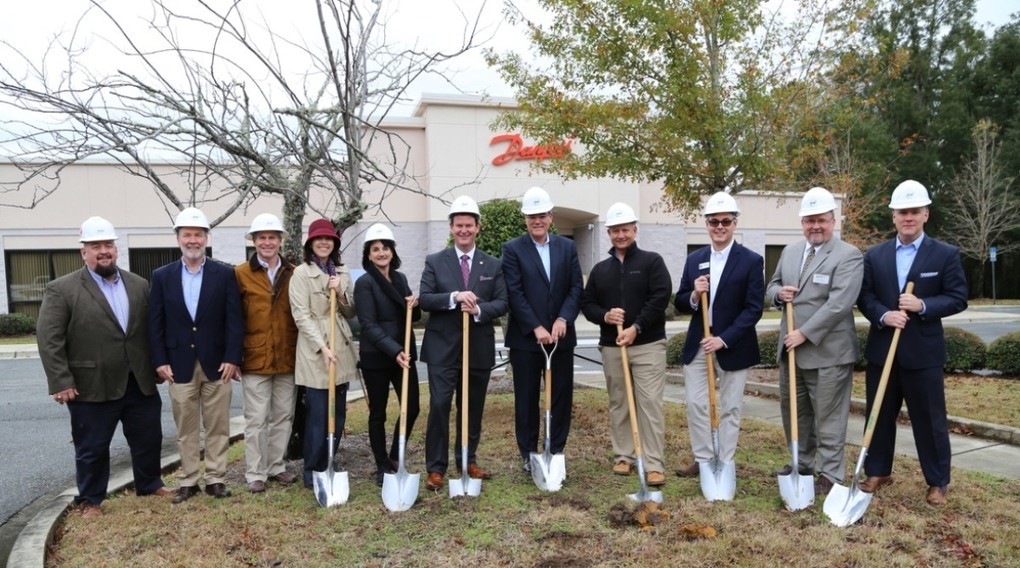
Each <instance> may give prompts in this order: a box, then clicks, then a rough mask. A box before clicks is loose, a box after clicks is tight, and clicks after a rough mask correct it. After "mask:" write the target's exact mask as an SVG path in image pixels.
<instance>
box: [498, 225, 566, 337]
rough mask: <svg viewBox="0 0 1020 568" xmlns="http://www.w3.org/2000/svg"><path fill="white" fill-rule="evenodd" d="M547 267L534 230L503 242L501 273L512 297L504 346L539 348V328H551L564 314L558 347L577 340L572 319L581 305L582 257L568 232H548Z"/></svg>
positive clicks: (510, 298) (547, 329)
mask: <svg viewBox="0 0 1020 568" xmlns="http://www.w3.org/2000/svg"><path fill="white" fill-rule="evenodd" d="M549 239H550V240H549V273H550V274H551V276H552V278H551V279H550V277H549V276H546V274H545V268H543V267H542V258H541V257H539V256H538V251H537V250H535V242H534V241H532V240H531V235H528V234H527V233H525V234H524V235H521V236H520V237H517V238H516V239H513V240H511V241H507V242H505V243H503V256H502V258H501V259H500V263H501V264H502V266H503V276H504V277H505V279H506V289H507V294H508V295H509V300H510V316H509V324H508V325H507V330H506V338H505V341H506V346H507V347H509V348H510V349H522V350H525V351H539V350H540V349H541V347H540V346H539V345H538V344H537V343H536V342H535V331H534V330H535V328H536V327H538V326H542V327H544V328H545V329H546V331H551V330H552V325H553V322H555V321H556V319H557V318H563V319H564V320H566V322H567V334H566V335H565V336H563V339H560V341H559V344H560V347H561V348H563V347H574V346H575V345H577V333H576V331H575V330H574V320H575V319H577V314H578V313H579V312H580V311H581V292H582V291H583V290H584V284H583V281H582V279H581V263H580V262H579V261H578V258H577V248H575V247H574V242H573V241H571V240H570V239H568V238H565V237H560V236H556V235H549Z"/></svg>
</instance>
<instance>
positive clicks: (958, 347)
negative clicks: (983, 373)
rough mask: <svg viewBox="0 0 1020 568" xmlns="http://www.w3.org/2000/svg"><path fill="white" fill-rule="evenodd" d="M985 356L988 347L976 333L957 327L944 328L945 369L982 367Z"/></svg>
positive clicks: (963, 369)
mask: <svg viewBox="0 0 1020 568" xmlns="http://www.w3.org/2000/svg"><path fill="white" fill-rule="evenodd" d="M987 356H988V347H987V346H986V345H985V342H984V341H982V340H981V338H980V337H979V336H978V335H977V334H974V333H971V332H969V331H966V330H963V329H960V328H958V327H947V328H946V366H945V370H946V371H956V370H959V371H973V370H975V369H981V368H984V365H985V359H986V358H987Z"/></svg>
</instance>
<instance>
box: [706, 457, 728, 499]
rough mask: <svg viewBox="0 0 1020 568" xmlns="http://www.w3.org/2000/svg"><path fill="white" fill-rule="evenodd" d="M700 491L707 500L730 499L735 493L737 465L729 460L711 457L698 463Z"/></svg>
mask: <svg viewBox="0 0 1020 568" xmlns="http://www.w3.org/2000/svg"><path fill="white" fill-rule="evenodd" d="M698 466H699V469H700V470H701V471H700V474H699V476H698V477H700V478H701V493H702V495H704V496H705V499H708V500H709V501H732V500H733V496H734V495H736V493H737V467H736V465H735V464H734V463H733V462H731V461H721V460H716V459H714V458H713V459H711V460H709V461H707V462H699V463H698Z"/></svg>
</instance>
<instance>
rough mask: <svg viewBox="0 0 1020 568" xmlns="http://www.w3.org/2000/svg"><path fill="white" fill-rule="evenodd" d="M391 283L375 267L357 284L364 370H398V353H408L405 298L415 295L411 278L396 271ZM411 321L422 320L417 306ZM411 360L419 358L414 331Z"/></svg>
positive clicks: (356, 294)
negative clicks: (405, 350) (405, 328)
mask: <svg viewBox="0 0 1020 568" xmlns="http://www.w3.org/2000/svg"><path fill="white" fill-rule="evenodd" d="M390 277H391V278H392V279H393V282H389V281H387V280H386V278H385V277H384V276H383V275H382V273H381V272H379V270H378V269H376V268H375V267H374V266H373V267H370V268H369V269H368V271H367V272H366V273H365V274H364V275H362V276H361V277H360V278H358V280H357V282H355V283H354V307H355V309H356V310H357V312H358V322H359V323H360V324H361V340H360V347H359V349H360V357H361V367H362V368H363V369H390V368H393V369H396V368H398V367H399V365H397V361H396V357H397V354H398V353H400V352H401V351H403V350H404V323H405V321H406V319H407V302H406V301H405V300H404V298H405V297H407V296H410V295H411V288H410V287H409V286H408V285H407V277H406V276H404V275H403V274H402V273H400V272H397V271H396V270H392V271H391V272H390ZM411 319H412V320H413V321H418V320H420V319H421V308H420V307H415V308H414V310H413V311H412V315H411ZM410 355H411V360H412V361H414V360H417V359H418V349H417V346H416V344H415V338H414V331H413V330H412V331H411V353H410Z"/></svg>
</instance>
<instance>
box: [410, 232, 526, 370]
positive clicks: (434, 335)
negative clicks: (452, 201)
mask: <svg viewBox="0 0 1020 568" xmlns="http://www.w3.org/2000/svg"><path fill="white" fill-rule="evenodd" d="M462 278H463V277H462V276H461V272H460V259H459V253H458V252H457V251H456V247H452V246H451V247H447V248H445V249H443V250H441V251H439V252H437V253H433V254H430V255H429V256H428V257H426V258H425V270H424V271H423V272H422V275H421V287H420V290H421V294H420V296H419V297H418V303H419V304H421V308H422V309H423V310H425V311H426V312H429V319H428V321H427V322H425V337H424V338H423V339H422V343H421V360H422V361H423V362H425V363H428V364H429V365H439V366H442V367H460V365H461V362H460V360H461V341H462V336H463V335H462V329H461V324H462V322H463V316H461V310H460V306H459V305H455V306H454V307H453V308H450V307H449V304H450V293H451V292H460V291H462V290H464V282H463V279H462ZM468 290H470V291H472V292H474V293H475V296H477V297H478V307H479V308H480V309H481V312H482V313H481V316H480V317H479V321H477V322H476V321H474V316H468V317H469V318H470V319H471V323H470V324H469V325H470V327H469V332H468V333H469V335H468V359H469V363H468V365H469V367H471V368H476V369H482V368H484V369H491V368H492V365H493V364H494V363H495V362H496V333H495V330H494V329H493V327H492V326H493V320H495V319H496V318H498V317H499V316H501V315H503V314H505V313H506V309H507V300H506V283H505V282H504V280H503V270H502V269H501V268H500V263H499V259H497V258H495V257H493V256H491V255H488V254H486V253H484V252H482V250H481V249H478V248H476V249H475V256H474V258H473V259H472V261H471V275H470V277H469V280H468Z"/></svg>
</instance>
